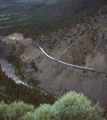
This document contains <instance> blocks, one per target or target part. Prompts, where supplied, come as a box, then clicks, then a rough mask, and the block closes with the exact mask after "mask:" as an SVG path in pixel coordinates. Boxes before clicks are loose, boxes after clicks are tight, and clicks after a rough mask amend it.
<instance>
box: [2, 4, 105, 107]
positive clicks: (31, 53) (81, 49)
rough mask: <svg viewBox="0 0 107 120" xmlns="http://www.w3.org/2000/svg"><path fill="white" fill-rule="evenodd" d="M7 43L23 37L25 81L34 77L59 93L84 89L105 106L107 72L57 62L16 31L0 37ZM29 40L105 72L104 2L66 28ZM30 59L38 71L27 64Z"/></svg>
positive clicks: (70, 60)
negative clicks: (99, 7) (93, 11)
mask: <svg viewBox="0 0 107 120" xmlns="http://www.w3.org/2000/svg"><path fill="white" fill-rule="evenodd" d="M2 40H3V41H6V42H7V43H8V44H11V43H13V42H15V43H16V41H19V40H20V41H19V42H18V44H20V43H21V41H23V44H24V45H26V48H25V51H24V52H23V54H21V58H22V59H23V61H25V62H26V63H27V64H26V66H22V71H23V74H24V78H25V80H26V81H28V80H29V79H30V77H31V76H32V78H36V77H37V78H38V79H39V80H40V82H41V83H40V84H38V87H40V88H43V89H45V90H47V91H49V92H52V93H54V94H56V95H57V96H62V95H63V94H65V93H66V92H69V91H76V92H78V93H84V94H85V96H87V97H88V98H89V99H90V100H92V102H93V103H94V104H96V103H97V102H99V105H100V106H101V107H103V108H107V102H106V101H107V89H106V88H107V74H99V73H93V72H86V71H82V70H77V69H73V68H70V67H67V66H63V65H62V64H58V63H56V62H53V61H51V60H49V59H48V58H46V57H45V56H44V55H43V54H42V52H41V51H40V50H38V49H37V48H34V47H32V46H30V45H28V44H26V43H24V41H31V39H24V38H21V37H20V34H19V36H18V34H13V35H10V36H7V37H4V38H2ZM33 42H35V43H38V44H39V45H40V46H41V47H43V48H44V50H45V51H46V52H47V53H48V54H49V55H51V56H53V57H55V58H57V59H59V60H62V61H65V62H68V63H71V64H76V65H81V66H86V67H90V68H93V69H94V70H97V71H103V72H107V67H106V66H107V61H106V59H107V6H105V7H103V8H102V9H100V10H99V11H98V12H96V14H95V15H93V16H92V17H84V20H83V22H78V23H76V24H73V25H71V26H69V28H65V29H63V30H62V29H60V30H59V31H58V32H52V33H51V34H50V35H41V36H38V37H37V39H35V40H34V41H33ZM32 61H33V63H35V65H36V66H37V67H38V71H35V70H34V69H33V68H30V64H31V62H32Z"/></svg>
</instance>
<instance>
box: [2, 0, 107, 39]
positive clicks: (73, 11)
mask: <svg viewBox="0 0 107 120" xmlns="http://www.w3.org/2000/svg"><path fill="white" fill-rule="evenodd" d="M105 3H106V1H105V0H103V1H101V0H99V1H98V0H87V1H86V0H76V1H75V0H58V2H55V1H54V2H53V3H51V2H50V0H44V2H38V1H31V2H28V1H21V2H20V1H16V0H12V1H9V2H7V4H6V3H5V4H0V21H1V22H0V34H2V35H8V34H11V33H13V32H20V33H24V34H25V36H26V37H33V38H35V37H36V36H37V35H40V34H47V33H50V32H52V31H55V30H58V29H60V28H64V27H68V26H70V25H71V24H72V23H74V22H77V21H78V20H80V19H82V18H83V17H84V15H88V14H90V13H92V12H93V11H94V10H96V9H97V8H99V7H101V6H102V5H103V4H105Z"/></svg>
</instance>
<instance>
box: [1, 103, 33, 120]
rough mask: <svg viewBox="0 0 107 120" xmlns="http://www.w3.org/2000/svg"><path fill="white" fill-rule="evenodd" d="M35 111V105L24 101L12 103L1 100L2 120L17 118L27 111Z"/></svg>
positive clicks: (14, 119)
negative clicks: (8, 103)
mask: <svg viewBox="0 0 107 120" xmlns="http://www.w3.org/2000/svg"><path fill="white" fill-rule="evenodd" d="M29 111H30V112H33V111H34V106H33V105H28V104H25V103H23V102H18V103H17V102H14V103H12V104H10V105H7V104H5V103H4V102H3V101H2V102H0V120H16V119H18V118H20V117H21V116H23V115H25V114H26V113H27V112H29Z"/></svg>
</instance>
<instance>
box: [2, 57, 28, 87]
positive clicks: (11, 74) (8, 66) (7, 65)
mask: <svg viewBox="0 0 107 120" xmlns="http://www.w3.org/2000/svg"><path fill="white" fill-rule="evenodd" d="M0 64H1V68H2V70H3V71H4V72H5V73H6V75H7V76H8V77H11V78H12V79H13V80H14V81H15V82H16V83H17V84H19V83H20V84H24V85H28V84H27V83H25V82H23V81H22V80H21V79H20V78H19V77H17V76H16V75H15V73H14V68H13V66H12V65H11V64H10V63H9V62H8V61H7V60H6V59H4V58H0Z"/></svg>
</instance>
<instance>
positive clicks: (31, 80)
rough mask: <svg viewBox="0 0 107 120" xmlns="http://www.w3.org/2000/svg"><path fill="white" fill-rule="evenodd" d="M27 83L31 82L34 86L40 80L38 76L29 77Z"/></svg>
mask: <svg viewBox="0 0 107 120" xmlns="http://www.w3.org/2000/svg"><path fill="white" fill-rule="evenodd" d="M28 83H29V84H31V83H32V84H33V85H34V86H35V85H37V84H39V83H40V81H39V79H38V78H36V79H35V78H31V79H29V80H28Z"/></svg>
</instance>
